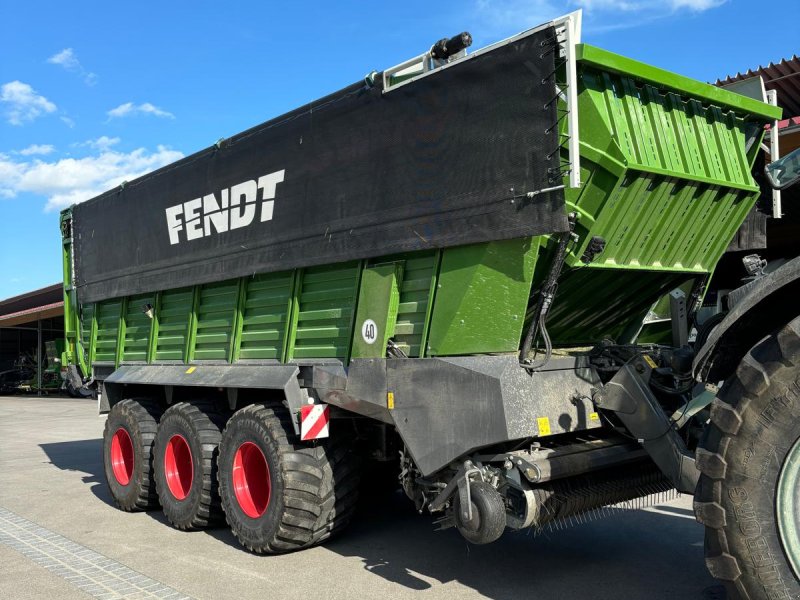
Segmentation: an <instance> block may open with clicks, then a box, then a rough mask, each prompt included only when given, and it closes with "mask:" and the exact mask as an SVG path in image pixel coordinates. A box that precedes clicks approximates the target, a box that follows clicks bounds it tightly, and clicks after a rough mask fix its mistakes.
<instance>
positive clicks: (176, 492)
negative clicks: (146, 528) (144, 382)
mask: <svg viewBox="0 0 800 600" xmlns="http://www.w3.org/2000/svg"><path fill="white" fill-rule="evenodd" d="M224 422H225V419H224V417H223V416H222V415H221V414H220V413H219V412H217V410H216V409H215V407H214V404H213V402H193V403H188V402H179V403H177V404H174V405H173V406H170V407H169V408H168V409H167V410H166V412H165V413H164V415H163V416H162V417H161V420H160V421H159V423H158V431H157V433H156V439H155V450H154V452H153V456H154V466H153V468H154V472H155V482H156V491H157V492H158V500H159V502H160V503H161V508H162V509H163V510H164V515H165V516H166V517H167V520H168V521H169V522H170V523H172V525H174V526H175V527H177V528H178V529H183V530H189V529H201V528H203V527H207V526H209V525H216V524H219V523H221V522H224V517H223V514H222V508H221V506H220V500H219V492H218V489H217V449H218V446H219V442H220V439H221V438H222V427H223V425H224Z"/></svg>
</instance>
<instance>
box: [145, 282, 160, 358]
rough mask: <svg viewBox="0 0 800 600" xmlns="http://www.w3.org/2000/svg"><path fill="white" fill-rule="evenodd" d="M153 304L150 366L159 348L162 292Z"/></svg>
mask: <svg viewBox="0 0 800 600" xmlns="http://www.w3.org/2000/svg"><path fill="white" fill-rule="evenodd" d="M153 304H154V306H153V318H152V319H151V320H150V321H151V322H150V339H149V340H148V343H147V362H148V364H149V363H152V362H153V361H155V359H156V350H157V348H158V313H159V311H160V310H161V292H156V297H155V298H154V299H153Z"/></svg>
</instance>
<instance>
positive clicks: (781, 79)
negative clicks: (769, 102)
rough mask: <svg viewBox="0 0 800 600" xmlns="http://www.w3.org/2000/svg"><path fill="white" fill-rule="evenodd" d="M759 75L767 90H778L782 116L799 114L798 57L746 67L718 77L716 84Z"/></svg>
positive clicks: (799, 81) (799, 59) (799, 78)
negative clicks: (740, 71) (744, 70)
mask: <svg viewBox="0 0 800 600" xmlns="http://www.w3.org/2000/svg"><path fill="white" fill-rule="evenodd" d="M757 75H760V76H761V78H762V79H763V80H764V86H765V87H766V88H767V89H768V90H777V91H778V105H779V106H780V107H781V108H783V116H784V117H796V116H800V58H798V57H797V55H793V56H792V57H791V58H789V59H786V58H782V59H781V60H780V62H778V63H769V64H768V65H767V66H765V67H764V66H761V65H759V66H758V68H757V69H748V70H747V72H745V73H736V75H728V76H727V77H726V78H725V79H718V80H717V82H716V84H717V85H727V84H729V83H733V82H734V81H741V80H742V79H749V78H750V77H756V76H757Z"/></svg>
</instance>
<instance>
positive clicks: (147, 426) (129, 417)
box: [103, 398, 161, 512]
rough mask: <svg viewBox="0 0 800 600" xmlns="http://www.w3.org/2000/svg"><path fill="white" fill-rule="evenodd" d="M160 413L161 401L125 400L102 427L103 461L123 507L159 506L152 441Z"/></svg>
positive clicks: (117, 500)
mask: <svg viewBox="0 0 800 600" xmlns="http://www.w3.org/2000/svg"><path fill="white" fill-rule="evenodd" d="M160 415H161V408H160V407H159V405H158V404H157V403H156V402H153V401H152V400H149V399H146V398H134V399H127V400H122V401H121V402H118V403H117V404H115V405H114V407H113V408H112V409H111V412H109V413H108V418H107V419H106V425H105V429H104V431H103V463H104V466H105V474H106V481H107V482H108V488H109V490H110V491H111V497H112V498H113V499H114V502H115V503H116V504H117V506H119V507H120V508H121V509H122V510H125V511H129V512H131V511H138V510H149V509H151V508H157V507H158V497H157V496H156V486H155V483H154V482H153V441H154V440H155V437H156V427H157V424H158V419H159V417H160ZM128 443H129V444H130V445H129V446H128ZM115 448H116V450H115Z"/></svg>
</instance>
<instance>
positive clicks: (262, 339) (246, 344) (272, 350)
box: [238, 271, 293, 360]
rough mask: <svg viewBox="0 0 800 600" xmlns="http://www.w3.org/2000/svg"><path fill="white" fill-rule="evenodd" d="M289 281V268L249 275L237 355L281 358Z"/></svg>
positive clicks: (290, 298)
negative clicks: (250, 276) (282, 271)
mask: <svg viewBox="0 0 800 600" xmlns="http://www.w3.org/2000/svg"><path fill="white" fill-rule="evenodd" d="M292 281H293V274H292V272H291V271H289V272H284V273H270V274H268V275H256V276H255V277H252V278H249V279H248V281H247V291H246V295H245V302H244V307H243V311H242V334H241V342H240V348H239V356H238V358H241V359H277V360H281V359H282V358H283V348H284V345H285V342H286V329H287V325H288V319H289V308H290V306H291V300H292Z"/></svg>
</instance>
